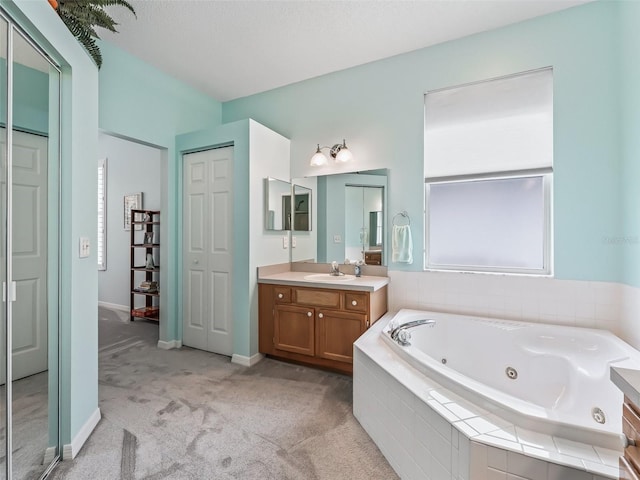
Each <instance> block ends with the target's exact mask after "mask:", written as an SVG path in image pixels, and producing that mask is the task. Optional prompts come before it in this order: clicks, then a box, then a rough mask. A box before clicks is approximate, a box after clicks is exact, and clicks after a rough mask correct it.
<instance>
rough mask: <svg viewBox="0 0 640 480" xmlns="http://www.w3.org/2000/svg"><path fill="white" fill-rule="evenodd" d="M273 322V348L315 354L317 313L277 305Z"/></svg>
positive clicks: (312, 310) (293, 306)
mask: <svg viewBox="0 0 640 480" xmlns="http://www.w3.org/2000/svg"><path fill="white" fill-rule="evenodd" d="M273 320H274V322H273V346H274V347H275V348H276V349H277V350H285V351H287V352H294V353H301V354H302V355H309V356H311V357H313V356H314V354H315V348H314V347H315V342H314V339H315V328H314V324H315V311H314V309H313V308H305V307H297V306H295V305H277V306H276V308H275V315H274V319H273Z"/></svg>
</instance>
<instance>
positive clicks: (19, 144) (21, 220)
mask: <svg viewBox="0 0 640 480" xmlns="http://www.w3.org/2000/svg"><path fill="white" fill-rule="evenodd" d="M12 36H13V47H14V49H13V82H12V85H13V92H10V95H11V98H12V100H13V109H12V110H13V116H12V123H13V129H12V137H13V140H12V159H11V164H12V168H11V171H12V194H11V199H12V209H11V212H12V220H11V222H10V224H9V226H8V232H7V235H9V238H11V239H12V248H11V253H12V255H11V265H12V275H11V280H13V281H14V283H15V284H16V287H15V289H16V300H15V301H14V302H12V304H11V305H12V308H11V320H10V322H11V326H12V335H11V339H12V350H11V352H12V368H11V373H12V399H11V411H12V412H11V417H10V418H11V419H12V435H11V442H12V445H11V448H12V453H13V454H12V456H11V461H12V472H13V473H12V477H11V478H14V479H31V478H38V477H40V476H41V475H42V474H43V473H44V472H45V470H46V469H47V468H48V467H49V464H50V463H51V462H52V461H53V460H54V458H55V457H56V455H57V454H58V450H57V449H58V403H57V402H58V364H57V358H58V349H57V348H58V335H57V333H58V329H57V307H58V304H57V297H58V293H57V285H56V284H55V280H54V279H56V278H57V273H56V272H57V256H56V253H57V241H56V238H57V235H56V230H55V228H56V227H55V226H56V225H57V220H56V216H57V209H56V206H57V205H58V200H57V198H58V197H57V187H56V182H57V177H56V174H57V168H55V166H56V165H57V152H58V151H59V147H58V138H59V135H58V128H59V125H58V119H59V84H60V77H59V71H58V70H57V69H56V68H54V67H53V66H52V65H51V64H50V63H49V61H48V60H47V59H46V58H45V57H44V56H43V55H42V54H41V53H40V52H39V51H38V50H37V49H36V48H35V47H34V46H33V45H32V44H31V43H30V42H29V41H27V40H26V39H25V38H24V37H23V36H22V35H21V34H20V33H18V32H17V31H16V30H13V32H12ZM50 253H52V254H51V255H50ZM18 452H19V454H18Z"/></svg>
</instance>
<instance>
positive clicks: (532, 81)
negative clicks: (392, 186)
mask: <svg viewBox="0 0 640 480" xmlns="http://www.w3.org/2000/svg"><path fill="white" fill-rule="evenodd" d="M552 165H553V71H552V70H551V69H550V68H549V69H544V70H537V71H534V72H529V73H524V74H519V75H514V76H510V77H505V78H500V79H496V80H490V81H485V82H481V83H475V84H470V85H465V86H460V87H454V88H450V89H446V90H439V91H434V92H430V93H427V94H426V95H425V177H426V178H427V179H430V178H436V177H438V178H439V177H452V176H460V175H475V174H483V173H499V172H510V171H521V170H531V169H539V168H550V167H552Z"/></svg>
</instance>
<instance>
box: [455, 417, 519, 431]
mask: <svg viewBox="0 0 640 480" xmlns="http://www.w3.org/2000/svg"><path fill="white" fill-rule="evenodd" d="M465 422H467V424H469V425H470V426H471V427H472V428H473V429H474V430H477V431H478V432H479V433H489V432H493V431H494V430H498V429H499V428H503V427H506V426H508V425H510V423H509V422H507V421H505V420H503V419H501V418H500V417H497V416H495V415H487V416H485V417H474V418H469V419H467V420H465Z"/></svg>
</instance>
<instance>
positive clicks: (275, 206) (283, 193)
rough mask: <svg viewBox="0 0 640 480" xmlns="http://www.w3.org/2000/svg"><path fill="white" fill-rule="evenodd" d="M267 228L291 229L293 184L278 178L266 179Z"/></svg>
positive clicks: (265, 220) (265, 218)
mask: <svg viewBox="0 0 640 480" xmlns="http://www.w3.org/2000/svg"><path fill="white" fill-rule="evenodd" d="M264 191H265V202H264V205H265V208H264V228H265V230H274V231H282V230H291V219H292V216H291V184H290V183H289V182H285V181H284V180H278V179H276V178H271V177H268V178H265V179H264Z"/></svg>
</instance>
